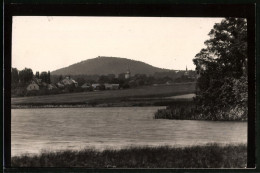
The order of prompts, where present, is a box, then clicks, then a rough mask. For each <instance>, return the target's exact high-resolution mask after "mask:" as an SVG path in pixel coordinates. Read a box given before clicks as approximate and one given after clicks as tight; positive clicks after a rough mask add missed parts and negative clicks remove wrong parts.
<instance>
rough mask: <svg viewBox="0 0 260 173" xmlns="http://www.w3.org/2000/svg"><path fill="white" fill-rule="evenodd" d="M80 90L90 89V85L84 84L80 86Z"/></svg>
mask: <svg viewBox="0 0 260 173" xmlns="http://www.w3.org/2000/svg"><path fill="white" fill-rule="evenodd" d="M81 88H82V89H89V88H91V85H90V84H89V83H84V84H83V85H82V86H81Z"/></svg>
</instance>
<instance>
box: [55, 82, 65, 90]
mask: <svg viewBox="0 0 260 173" xmlns="http://www.w3.org/2000/svg"><path fill="white" fill-rule="evenodd" d="M56 86H57V87H58V88H60V89H63V88H64V85H63V84H62V83H60V82H58V83H56Z"/></svg>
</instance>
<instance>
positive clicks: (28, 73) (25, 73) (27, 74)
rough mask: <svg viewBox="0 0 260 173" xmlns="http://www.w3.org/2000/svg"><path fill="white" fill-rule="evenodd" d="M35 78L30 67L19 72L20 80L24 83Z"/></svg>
mask: <svg viewBox="0 0 260 173" xmlns="http://www.w3.org/2000/svg"><path fill="white" fill-rule="evenodd" d="M32 78H33V72H32V69H30V68H25V69H23V70H21V71H20V72H19V80H20V81H21V82H22V83H29V82H30V81H31V80H32Z"/></svg>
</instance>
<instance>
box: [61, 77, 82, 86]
mask: <svg viewBox="0 0 260 173" xmlns="http://www.w3.org/2000/svg"><path fill="white" fill-rule="evenodd" d="M61 83H62V84H63V85H64V86H68V85H74V86H75V87H78V82H76V81H75V80H73V79H72V78H71V77H70V76H68V77H66V78H65V79H63V80H62V81H61Z"/></svg>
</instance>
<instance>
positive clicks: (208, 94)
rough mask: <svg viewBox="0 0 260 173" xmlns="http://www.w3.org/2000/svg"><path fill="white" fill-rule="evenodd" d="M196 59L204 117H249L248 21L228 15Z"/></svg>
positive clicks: (216, 26) (220, 118)
mask: <svg viewBox="0 0 260 173" xmlns="http://www.w3.org/2000/svg"><path fill="white" fill-rule="evenodd" d="M209 36H210V39H209V40H207V41H205V45H206V48H205V49H202V50H201V51H200V52H199V53H198V54H197V55H196V57H195V58H194V59H193V62H194V64H195V65H196V71H197V73H198V75H199V78H198V80H197V88H198V90H197V95H196V98H195V102H196V104H197V109H198V110H199V111H200V113H201V114H200V116H202V117H204V119H213V120H241V119H242V120H245V119H247V92H248V91H247V58H248V57H247V21H246V19H243V18H225V19H224V20H222V21H221V23H217V24H215V25H214V28H213V29H212V30H211V31H210V33H209Z"/></svg>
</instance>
